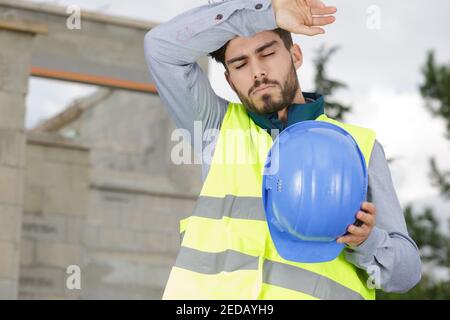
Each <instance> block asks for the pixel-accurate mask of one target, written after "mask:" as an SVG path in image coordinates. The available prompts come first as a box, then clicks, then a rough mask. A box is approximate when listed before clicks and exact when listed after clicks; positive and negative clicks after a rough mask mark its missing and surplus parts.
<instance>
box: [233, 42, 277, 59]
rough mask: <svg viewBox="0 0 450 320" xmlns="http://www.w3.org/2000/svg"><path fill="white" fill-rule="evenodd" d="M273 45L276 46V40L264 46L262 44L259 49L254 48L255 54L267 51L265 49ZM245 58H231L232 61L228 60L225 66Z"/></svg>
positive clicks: (245, 57) (242, 56)
mask: <svg viewBox="0 0 450 320" xmlns="http://www.w3.org/2000/svg"><path fill="white" fill-rule="evenodd" d="M274 44H278V41H277V40H273V41H271V42H268V43H266V44H263V45H262V46H260V47H259V48H256V49H255V53H260V52H261V51H264V50H265V49H267V48H269V47H271V46H273V45H274ZM247 58H248V56H247V55H245V54H244V55H241V56H238V57H235V58H232V59H230V60H228V61H227V64H231V63H233V62H236V61H240V60H244V59H247Z"/></svg>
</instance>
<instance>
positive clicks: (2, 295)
mask: <svg viewBox="0 0 450 320" xmlns="http://www.w3.org/2000/svg"><path fill="white" fill-rule="evenodd" d="M15 299H17V280H10V279H0V300H15Z"/></svg>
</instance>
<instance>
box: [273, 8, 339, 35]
mask: <svg viewBox="0 0 450 320" xmlns="http://www.w3.org/2000/svg"><path fill="white" fill-rule="evenodd" d="M272 6H273V9H274V12H275V20H276V23H277V25H278V27H280V28H282V29H284V30H287V31H289V32H292V33H296V34H305V35H308V36H314V35H317V34H321V33H325V30H324V29H322V28H320V27H313V26H324V25H327V24H331V23H333V22H334V21H335V20H336V19H335V18H334V16H326V15H329V14H334V13H336V11H337V9H336V7H328V6H326V5H324V4H323V3H322V1H320V0H272Z"/></svg>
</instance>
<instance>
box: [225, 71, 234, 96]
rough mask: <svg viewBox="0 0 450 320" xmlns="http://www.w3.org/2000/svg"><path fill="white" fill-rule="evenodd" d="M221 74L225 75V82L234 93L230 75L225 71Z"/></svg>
mask: <svg viewBox="0 0 450 320" xmlns="http://www.w3.org/2000/svg"><path fill="white" fill-rule="evenodd" d="M223 74H224V75H225V79H227V82H228V84H229V85H230V87H231V89H233V90H234V91H235V92H236V88H235V87H234V85H233V82H231V79H230V74H229V73H228V71H227V70H225V72H224V73H223Z"/></svg>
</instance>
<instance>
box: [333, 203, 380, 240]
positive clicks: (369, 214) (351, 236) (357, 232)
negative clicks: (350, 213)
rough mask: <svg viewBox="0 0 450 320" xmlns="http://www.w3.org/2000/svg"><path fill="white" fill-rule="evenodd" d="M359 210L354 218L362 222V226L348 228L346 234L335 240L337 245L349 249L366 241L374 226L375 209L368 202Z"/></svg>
mask: <svg viewBox="0 0 450 320" xmlns="http://www.w3.org/2000/svg"><path fill="white" fill-rule="evenodd" d="M361 209H362V211H358V214H357V215H356V218H357V219H358V220H360V221H361V222H363V224H362V225H361V226H360V227H358V226H355V225H353V224H352V225H351V226H349V227H348V229H347V231H348V233H346V234H345V235H344V236H342V237H340V238H338V239H337V242H338V243H345V244H347V245H349V246H351V247H357V246H359V245H360V244H362V243H363V242H364V241H366V240H367V238H368V237H369V235H370V233H371V232H372V229H373V227H374V226H375V216H376V212H377V209H376V208H375V206H374V204H373V203H370V202H364V203H363V204H362V206H361Z"/></svg>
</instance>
